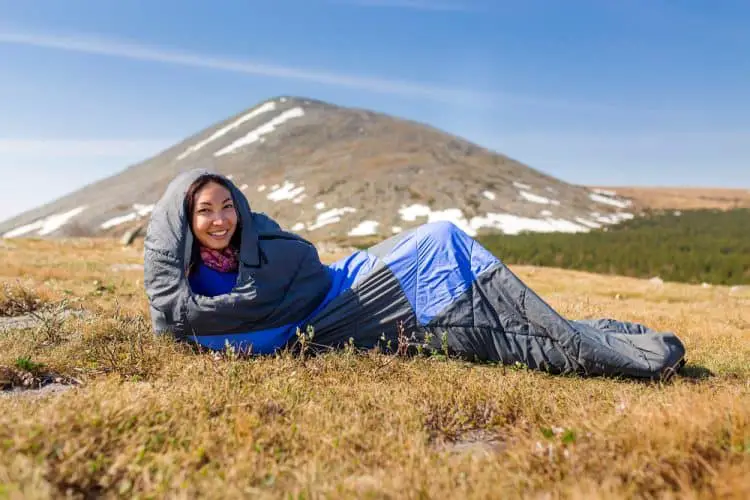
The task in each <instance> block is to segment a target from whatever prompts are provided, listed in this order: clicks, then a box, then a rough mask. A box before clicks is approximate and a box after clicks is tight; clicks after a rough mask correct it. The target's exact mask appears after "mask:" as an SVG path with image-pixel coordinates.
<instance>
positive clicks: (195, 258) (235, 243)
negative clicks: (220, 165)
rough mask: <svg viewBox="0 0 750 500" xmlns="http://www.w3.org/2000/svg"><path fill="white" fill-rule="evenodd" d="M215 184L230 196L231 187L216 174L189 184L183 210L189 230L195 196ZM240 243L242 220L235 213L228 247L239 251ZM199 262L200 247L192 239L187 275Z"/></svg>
mask: <svg viewBox="0 0 750 500" xmlns="http://www.w3.org/2000/svg"><path fill="white" fill-rule="evenodd" d="M210 182H215V183H216V184H219V185H221V186H224V187H225V188H226V189H227V191H229V193H230V194H232V187H231V185H230V183H229V181H227V180H226V179H225V178H223V177H221V176H219V175H216V174H204V175H201V176H200V177H198V178H197V179H196V180H195V181H193V183H192V184H190V187H189V188H188V190H187V193H185V208H186V213H187V217H188V224H190V230H191V231H192V230H193V210H195V195H196V194H198V191H200V190H201V189H203V187H204V186H205V185H206V184H208V183H210ZM232 198H233V201H234V205H235V210H236V209H237V202H236V201H235V200H234V196H232ZM241 242H242V220H241V217H240V213H239V212H237V226H236V227H235V229H234V234H233V235H232V239H231V240H230V241H229V245H230V246H232V247H234V248H235V249H237V250H239V249H240V243H241ZM199 261H200V247H199V243H198V240H197V239H193V248H192V249H191V253H190V260H189V262H188V268H187V274H188V276H190V274H191V273H192V271H193V269H194V268H195V264H197V263H198V262H199Z"/></svg>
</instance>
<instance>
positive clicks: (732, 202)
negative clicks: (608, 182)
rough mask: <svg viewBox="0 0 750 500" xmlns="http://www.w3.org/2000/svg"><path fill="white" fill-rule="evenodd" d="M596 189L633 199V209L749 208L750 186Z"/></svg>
mask: <svg viewBox="0 0 750 500" xmlns="http://www.w3.org/2000/svg"><path fill="white" fill-rule="evenodd" d="M597 189H600V190H605V191H610V192H613V193H616V194H617V195H618V196H621V197H624V198H627V199H630V200H631V201H632V202H633V209H634V210H700V209H717V210H731V209H733V208H750V189H740V188H734V189H733V188H698V187H692V188H690V187H658V186H653V187H640V186H639V187H634V186H606V187H604V186H602V187H598V188H597Z"/></svg>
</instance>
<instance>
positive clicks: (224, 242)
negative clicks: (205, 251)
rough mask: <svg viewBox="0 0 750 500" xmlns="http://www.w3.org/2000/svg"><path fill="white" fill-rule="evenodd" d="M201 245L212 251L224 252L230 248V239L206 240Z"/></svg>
mask: <svg viewBox="0 0 750 500" xmlns="http://www.w3.org/2000/svg"><path fill="white" fill-rule="evenodd" d="M201 244H202V245H203V246H204V247H208V248H210V249H211V250H224V249H225V248H226V247H228V246H229V238H225V239H221V240H217V239H216V238H210V239H204V240H202V241H201Z"/></svg>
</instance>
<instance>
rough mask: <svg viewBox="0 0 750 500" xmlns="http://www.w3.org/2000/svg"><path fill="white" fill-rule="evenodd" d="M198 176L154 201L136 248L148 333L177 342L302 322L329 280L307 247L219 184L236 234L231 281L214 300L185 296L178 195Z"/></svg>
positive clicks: (183, 210)
mask: <svg viewBox="0 0 750 500" xmlns="http://www.w3.org/2000/svg"><path fill="white" fill-rule="evenodd" d="M204 174H214V175H219V176H220V177H223V178H224V179H226V177H224V176H221V175H220V174H218V173H216V172H213V171H210V170H207V169H196V170H191V171H189V172H185V173H181V174H179V175H178V176H177V177H176V178H175V179H174V180H173V181H172V182H171V183H170V184H169V186H168V187H167V189H166V191H165V193H164V195H163V196H162V197H161V199H160V200H159V201H158V202H157V203H156V205H155V207H154V210H153V211H152V213H151V219H150V222H149V224H148V228H147V231H146V237H145V242H144V286H145V289H146V295H147V297H148V300H149V304H150V312H151V320H152V324H153V328H154V330H155V332H156V333H169V334H171V335H174V336H175V337H176V338H180V339H184V338H188V337H190V336H193V335H220V334H232V333H242V332H250V331H255V330H262V329H266V328H274V327H279V326H283V325H287V324H290V323H293V322H296V321H300V320H302V319H304V318H305V317H306V316H307V315H309V314H310V313H311V312H312V311H313V310H314V309H315V307H316V306H317V305H318V304H320V303H321V301H322V300H323V298H324V297H325V295H326V293H327V292H328V289H329V288H330V285H331V278H330V275H329V273H328V272H327V270H326V267H325V266H324V264H322V263H321V261H320V259H319V256H318V252H317V250H316V248H315V246H314V245H313V244H312V243H310V242H309V241H307V240H305V239H303V238H301V237H300V236H298V235H295V234H293V233H289V232H286V231H283V230H282V229H281V228H280V226H279V225H278V224H277V223H276V222H275V221H273V220H272V219H271V218H269V217H268V216H266V215H265V214H261V213H254V212H253V211H252V210H251V209H250V205H249V203H248V201H247V199H246V198H245V195H244V194H243V193H242V192H241V191H240V190H239V189H237V187H236V186H235V185H234V184H233V183H232V182H231V181H229V179H226V180H227V183H228V184H229V185H230V187H231V189H230V190H231V193H232V197H233V198H234V202H235V206H236V209H237V212H238V216H239V221H238V228H237V230H238V231H241V236H242V241H241V247H240V266H239V272H238V277H237V283H236V285H235V287H234V289H233V290H232V291H231V293H229V294H224V295H220V296H217V297H208V296H204V295H197V294H195V293H193V292H192V290H191V287H190V284H189V282H188V277H187V266H188V265H189V263H190V262H189V259H190V256H191V253H192V248H193V244H194V239H195V237H194V235H193V233H192V230H191V228H190V214H188V213H187V205H186V200H185V195H186V193H187V191H188V189H189V187H190V185H191V184H192V183H193V182H194V181H195V180H197V179H198V178H199V177H200V176H202V175H204Z"/></svg>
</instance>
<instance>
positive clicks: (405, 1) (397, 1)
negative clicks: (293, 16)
mask: <svg viewBox="0 0 750 500" xmlns="http://www.w3.org/2000/svg"><path fill="white" fill-rule="evenodd" d="M335 3H339V4H347V5H356V6H359V7H388V8H396V9H411V10H424V11H438V12H479V11H481V10H483V9H482V7H481V6H479V5H477V4H475V3H471V2H446V1H439V0H436V1H431V0H338V1H337V2H335Z"/></svg>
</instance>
